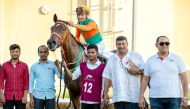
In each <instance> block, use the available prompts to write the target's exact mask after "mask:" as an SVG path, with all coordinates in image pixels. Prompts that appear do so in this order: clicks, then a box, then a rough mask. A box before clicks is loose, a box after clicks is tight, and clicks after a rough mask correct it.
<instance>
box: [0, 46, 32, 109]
mask: <svg viewBox="0 0 190 109" xmlns="http://www.w3.org/2000/svg"><path fill="white" fill-rule="evenodd" d="M9 50H10V55H11V59H10V60H9V61H7V62H5V63H3V64H2V67H1V71H0V102H2V103H3V109H13V107H14V106H15V107H16V109H25V106H26V103H27V93H28V84H29V70H28V66H27V64H26V63H24V62H22V61H20V60H19V56H20V53H21V52H20V46H19V45H17V44H12V45H11V46H10V48H9Z"/></svg>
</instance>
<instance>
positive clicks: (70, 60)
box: [47, 14, 84, 109]
mask: <svg viewBox="0 0 190 109" xmlns="http://www.w3.org/2000/svg"><path fill="white" fill-rule="evenodd" d="M53 20H54V22H55V24H54V25H53V26H52V27H51V37H50V39H49V40H48V41H47V45H48V47H49V49H50V50H51V51H55V50H56V49H57V48H58V47H61V50H62V53H61V55H62V59H64V60H65V61H66V63H67V66H68V68H69V69H70V70H71V72H73V71H74V70H75V69H76V67H77V66H78V65H79V63H80V60H81V58H82V56H83V51H84V47H83V45H82V44H81V43H80V42H78V41H77V40H76V39H75V37H74V36H73V35H72V34H71V33H70V31H69V29H68V27H67V25H66V23H65V22H64V21H61V20H58V18H57V15H56V14H55V15H54V18H53ZM64 82H65V85H66V87H67V88H68V90H69V95H70V99H71V101H72V102H73V105H74V108H75V109H78V108H79V107H80V98H79V97H80V91H81V86H80V80H79V79H77V80H74V81H70V80H68V79H67V75H65V77H64Z"/></svg>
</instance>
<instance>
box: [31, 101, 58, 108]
mask: <svg viewBox="0 0 190 109" xmlns="http://www.w3.org/2000/svg"><path fill="white" fill-rule="evenodd" d="M44 108H45V109H55V98H53V99H45V100H43V99H37V98H34V109H44Z"/></svg>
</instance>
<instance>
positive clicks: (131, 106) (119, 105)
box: [114, 102, 140, 109]
mask: <svg viewBox="0 0 190 109" xmlns="http://www.w3.org/2000/svg"><path fill="white" fill-rule="evenodd" d="M114 107H115V109H140V108H139V105H138V103H131V102H116V103H114Z"/></svg>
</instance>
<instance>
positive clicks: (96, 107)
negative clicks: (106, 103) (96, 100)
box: [81, 103, 100, 109]
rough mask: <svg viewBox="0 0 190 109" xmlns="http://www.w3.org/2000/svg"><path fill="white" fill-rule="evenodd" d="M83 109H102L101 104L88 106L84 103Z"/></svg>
mask: <svg viewBox="0 0 190 109" xmlns="http://www.w3.org/2000/svg"><path fill="white" fill-rule="evenodd" d="M81 109H100V104H86V103H82V107H81Z"/></svg>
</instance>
